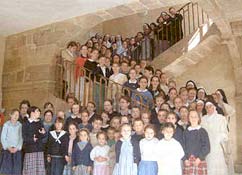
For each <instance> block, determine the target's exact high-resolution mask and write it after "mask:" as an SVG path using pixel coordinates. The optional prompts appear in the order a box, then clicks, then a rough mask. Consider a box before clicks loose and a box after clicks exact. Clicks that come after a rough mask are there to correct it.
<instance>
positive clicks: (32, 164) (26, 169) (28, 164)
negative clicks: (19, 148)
mask: <svg viewBox="0 0 242 175" xmlns="http://www.w3.org/2000/svg"><path fill="white" fill-rule="evenodd" d="M23 174H24V175H45V164H44V153H43V152H34V153H25V156H24V166H23Z"/></svg>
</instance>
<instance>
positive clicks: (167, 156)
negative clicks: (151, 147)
mask: <svg viewBox="0 0 242 175" xmlns="http://www.w3.org/2000/svg"><path fill="white" fill-rule="evenodd" d="M174 132H175V126H174V125H173V124H172V123H169V122H168V123H166V124H165V125H164V127H163V129H162V133H163V135H164V138H163V139H162V140H160V141H159V142H158V144H157V146H156V152H155V153H156V156H157V163H158V175H181V174H182V168H181V159H182V157H183V156H184V151H183V149H182V146H181V144H180V143H179V142H178V141H176V140H175V139H173V138H172V136H173V134H174Z"/></svg>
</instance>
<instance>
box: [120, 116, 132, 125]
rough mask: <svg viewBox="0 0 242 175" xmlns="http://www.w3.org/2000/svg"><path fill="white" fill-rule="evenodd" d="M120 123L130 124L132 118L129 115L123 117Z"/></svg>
mask: <svg viewBox="0 0 242 175" xmlns="http://www.w3.org/2000/svg"><path fill="white" fill-rule="evenodd" d="M120 123H121V125H122V124H125V123H127V124H129V123H130V116H127V115H123V116H121V117H120Z"/></svg>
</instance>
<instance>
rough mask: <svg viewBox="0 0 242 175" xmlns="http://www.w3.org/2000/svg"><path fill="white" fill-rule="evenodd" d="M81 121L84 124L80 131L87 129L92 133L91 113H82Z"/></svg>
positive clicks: (81, 124)
mask: <svg viewBox="0 0 242 175" xmlns="http://www.w3.org/2000/svg"><path fill="white" fill-rule="evenodd" d="M81 120H82V122H81V123H80V124H79V125H78V126H79V129H82V128H86V129H88V131H89V132H91V131H92V124H90V123H89V122H88V121H89V112H88V111H87V110H83V111H82V112H81Z"/></svg>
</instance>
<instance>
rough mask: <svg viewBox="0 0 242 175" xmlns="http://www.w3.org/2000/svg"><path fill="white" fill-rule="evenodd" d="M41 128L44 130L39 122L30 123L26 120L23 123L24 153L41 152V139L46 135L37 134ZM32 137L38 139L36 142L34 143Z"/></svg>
mask: <svg viewBox="0 0 242 175" xmlns="http://www.w3.org/2000/svg"><path fill="white" fill-rule="evenodd" d="M42 128H44V126H43V125H42V123H41V122H40V121H39V120H38V121H31V120H30V119H28V120H26V122H24V123H23V127H22V134H23V141H24V142H23V143H24V148H25V152H26V153H33V152H42V151H43V143H42V139H43V138H44V136H45V135H46V134H41V133H40V132H39V130H40V129H42ZM34 135H35V137H36V138H38V139H37V140H36V141H34Z"/></svg>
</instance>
